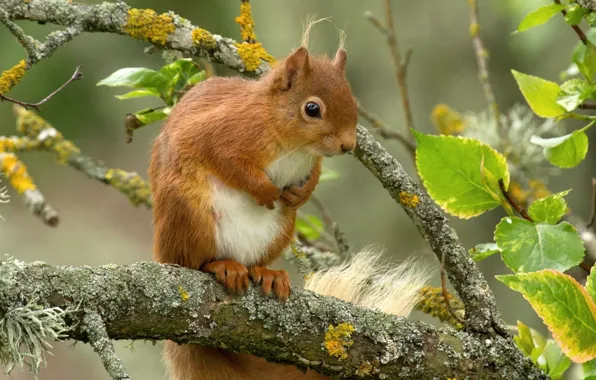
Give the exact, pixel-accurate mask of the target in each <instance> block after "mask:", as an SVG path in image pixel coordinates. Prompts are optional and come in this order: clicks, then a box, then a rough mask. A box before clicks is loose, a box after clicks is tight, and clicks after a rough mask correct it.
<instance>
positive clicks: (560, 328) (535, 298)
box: [496, 270, 596, 363]
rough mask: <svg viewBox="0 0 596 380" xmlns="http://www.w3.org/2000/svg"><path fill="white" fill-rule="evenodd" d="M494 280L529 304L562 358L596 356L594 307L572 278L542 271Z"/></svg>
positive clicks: (583, 360)
mask: <svg viewBox="0 0 596 380" xmlns="http://www.w3.org/2000/svg"><path fill="white" fill-rule="evenodd" d="M496 278H497V279H498V280H499V281H501V282H503V283H504V284H505V285H507V286H508V287H509V288H511V289H513V290H515V291H518V292H520V293H521V294H522V295H523V297H524V298H525V299H526V300H527V301H528V302H530V305H532V308H533V309H534V310H535V311H536V313H537V314H538V315H539V316H540V317H541V318H542V320H543V321H544V323H545V324H546V325H547V326H548V328H549V330H550V331H551V333H552V335H553V338H554V339H555V341H556V342H557V343H558V344H559V346H560V347H561V349H562V350H563V352H564V353H565V355H567V356H568V357H569V358H571V359H572V360H573V361H574V362H576V363H583V362H586V361H588V360H590V359H592V358H594V357H596V317H595V314H596V305H595V304H594V301H593V300H592V298H590V296H589V295H588V294H587V293H586V291H585V289H584V288H583V287H582V286H581V285H580V284H579V283H578V282H577V281H575V280H574V279H573V278H572V277H571V276H568V275H566V274H564V273H560V272H556V271H554V270H541V271H539V272H532V273H518V274H515V275H499V276H496Z"/></svg>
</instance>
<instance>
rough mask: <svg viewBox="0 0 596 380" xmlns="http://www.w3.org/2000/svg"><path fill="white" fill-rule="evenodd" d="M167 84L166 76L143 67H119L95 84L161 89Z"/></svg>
mask: <svg viewBox="0 0 596 380" xmlns="http://www.w3.org/2000/svg"><path fill="white" fill-rule="evenodd" d="M167 84H168V78H166V77H165V76H163V75H162V74H161V73H159V72H157V71H155V70H151V69H147V68H145V67H129V68H125V69H120V70H118V71H116V72H114V73H113V74H111V75H110V76H108V77H107V78H105V79H102V80H100V81H99V82H98V83H97V86H111V87H116V86H119V87H131V88H156V89H158V90H159V91H161V90H162V89H163V88H164V86H166V85H167Z"/></svg>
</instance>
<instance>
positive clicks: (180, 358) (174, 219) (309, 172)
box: [149, 46, 419, 380]
mask: <svg viewBox="0 0 596 380" xmlns="http://www.w3.org/2000/svg"><path fill="white" fill-rule="evenodd" d="M346 59H347V55H346V52H345V50H344V49H343V48H342V47H340V48H339V49H338V50H337V52H336V54H335V56H334V58H333V59H329V58H326V57H319V56H312V55H310V54H309V53H308V51H307V49H306V47H304V46H302V47H300V48H298V49H297V50H295V51H294V52H293V53H291V54H290V55H289V56H288V57H286V58H285V59H283V60H281V61H280V62H279V63H278V64H277V65H276V66H275V67H274V68H273V69H272V70H271V71H270V72H268V73H267V74H266V75H264V76H262V77H261V78H259V79H256V80H248V79H242V78H237V77H234V78H222V77H215V78H210V79H207V80H205V81H204V82H201V83H199V84H198V85H196V86H195V87H193V88H192V89H191V90H189V91H188V92H187V93H186V94H185V95H184V96H183V97H182V99H181V100H180V102H179V103H178V104H177V105H176V106H175V107H174V108H173V109H172V111H171V113H170V115H169V117H168V119H167V121H166V122H165V125H164V127H163V129H162V131H161V133H160V134H159V136H158V137H157V138H156V140H155V143H154V146H153V150H152V156H151V163H150V167H149V178H150V183H151V188H152V196H153V203H154V206H153V222H154V258H155V260H156V261H158V262H161V263H171V264H178V265H181V266H184V267H188V268H192V269H197V270H201V271H204V272H207V273H212V274H214V275H215V278H216V280H217V281H218V282H219V283H221V284H222V285H223V286H224V287H225V288H226V289H227V290H228V291H229V292H231V293H234V294H236V293H242V292H244V291H246V289H247V288H248V286H249V283H250V282H251V281H252V282H253V283H254V284H255V285H257V286H260V288H261V289H262V291H263V293H265V294H266V295H268V294H270V293H271V292H272V293H273V294H274V295H275V296H276V297H277V298H278V299H279V300H281V301H284V300H286V299H287V298H288V297H289V296H290V280H289V278H288V274H287V272H286V271H284V270H271V269H268V268H267V265H269V264H270V263H271V262H272V261H273V260H275V259H276V258H278V257H279V255H280V254H281V253H282V251H283V250H284V249H285V248H287V247H288V246H289V244H290V242H291V239H292V236H293V232H294V224H295V219H296V210H297V209H298V208H299V207H300V206H302V205H303V204H304V203H305V202H307V201H308V199H309V197H310V195H311V193H312V192H313V190H314V188H315V186H316V184H317V182H318V180H319V176H320V173H321V161H322V158H323V157H332V156H337V155H340V154H344V153H347V152H350V151H352V150H353V149H354V148H355V146H356V124H357V106H356V101H355V99H354V96H353V95H352V92H351V89H350V86H349V84H348V81H347V80H346V78H345V66H346ZM366 256H367V257H366V259H365V260H360V262H358V263H357V264H356V266H357V268H356V270H354V268H355V267H354V266H344V267H338V268H339V269H336V270H335V271H330V272H329V273H327V274H318V275H316V276H314V277H313V279H312V280H310V281H311V282H309V283H307V284H306V287H307V289H311V290H313V291H317V292H318V293H321V294H325V295H334V296H336V297H338V298H342V299H345V300H347V301H350V302H354V303H362V302H364V301H363V300H362V299H361V298H362V297H360V298H358V299H356V298H354V296H353V294H355V293H354V292H353V291H356V292H358V294H362V289H356V288H357V287H358V286H364V285H363V284H364V283H365V281H361V282H360V283H358V282H354V281H352V280H353V279H354V277H355V276H358V275H360V274H362V273H366V272H367V270H366V268H367V267H368V268H373V267H372V266H371V265H372V263H373V262H374V260H371V258H374V257H375V255H374V254H373V255H372V256H369V255H366ZM357 257H363V256H358V255H357ZM350 270H351V271H350ZM371 271H372V272H374V270H373V269H371V270H369V271H368V272H371ZM369 274H370V273H369ZM401 274H402V273H400V275H401ZM406 277H407V276H406ZM410 277H411V276H410ZM338 278H343V279H347V280H348V282H349V283H351V284H352V286H351V287H350V286H347V287H344V290H345V291H344V293H341V294H340V293H334V292H337V291H338V289H334V287H330V286H328V285H329V284H330V283H332V282H333V283H337V281H338ZM408 278H409V277H408ZM346 284H347V283H346ZM359 284H360V285H359ZM412 284H414V286H413V285H412ZM367 286H369V285H367ZM408 286H410V287H411V288H412V289H418V288H419V286H418V288H416V282H415V281H413V282H412V281H411V282H410V283H409V284H408ZM346 291H347V292H346ZM350 291H352V292H351V293H350ZM379 292H380V293H383V294H384V292H385V290H380V291H377V293H379ZM348 293H350V294H352V295H350V294H348ZM405 293H407V294H408V296H409V299H410V300H412V299H414V298H415V296H414V295H413V294H412V293H411V292H409V291H406V292H405ZM405 293H404V291H403V289H401V290H400V292H398V293H395V294H393V295H392V297H393V300H392V301H394V300H395V301H396V302H401V301H404V302H402V304H401V306H399V307H400V308H401V309H400V312H401V311H403V312H404V313H405V314H407V313H409V311H410V310H411V308H412V306H413V305H411V303H412V302H410V303H408V302H406V301H405ZM371 294H372V293H371ZM383 294H377V295H376V297H379V296H382V295H383ZM365 304H366V302H364V304H363V305H364V306H369V305H365ZM370 306H372V305H370ZM402 309H403V310H402ZM406 309H407V310H406ZM389 312H395V310H390V311H389ZM164 356H165V360H166V362H167V365H168V367H169V372H170V374H171V379H172V380H215V379H238V380H249V379H250V380H253V379H254V380H256V379H259V380H263V379H288V380H291V379H311V380H314V379H327V377H325V376H323V375H320V374H318V373H317V372H315V371H312V370H309V371H307V372H306V374H305V373H302V372H301V371H299V370H298V369H297V368H295V367H292V366H288V365H281V364H275V363H269V362H267V361H265V360H264V359H261V358H257V357H255V356H252V355H245V354H234V353H231V352H227V351H225V350H222V349H216V348H208V347H201V346H198V345H196V344H191V345H178V344H176V343H174V342H169V341H168V342H166V344H165V354H164Z"/></svg>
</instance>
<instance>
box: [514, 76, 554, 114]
mask: <svg viewBox="0 0 596 380" xmlns="http://www.w3.org/2000/svg"><path fill="white" fill-rule="evenodd" d="M511 72H512V73H513V76H514V78H515V80H516V82H517V85H518V86H519V88H520V90H521V92H522V94H523V95H524V97H525V98H526V101H527V102H528V104H529V106H530V108H532V111H534V113H535V114H536V115H538V116H541V117H544V118H551V117H556V116H561V115H563V114H565V108H563V107H561V106H560V105H559V104H557V98H558V96H559V92H560V91H561V88H560V87H559V85H558V84H556V83H555V82H550V81H547V80H545V79H542V78H538V77H535V76H532V75H527V74H523V73H520V72H518V71H515V70H511Z"/></svg>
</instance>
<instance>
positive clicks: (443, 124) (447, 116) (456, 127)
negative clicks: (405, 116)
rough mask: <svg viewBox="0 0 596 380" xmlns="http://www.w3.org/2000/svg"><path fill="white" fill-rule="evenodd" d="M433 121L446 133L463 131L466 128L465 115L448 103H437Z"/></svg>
mask: <svg viewBox="0 0 596 380" xmlns="http://www.w3.org/2000/svg"><path fill="white" fill-rule="evenodd" d="M431 121H432V123H433V124H434V126H435V128H436V129H437V130H438V131H439V133H442V134H444V135H453V134H456V133H461V132H462V131H463V130H464V129H465V128H466V125H465V123H464V119H463V117H462V116H461V115H460V114H459V113H458V112H457V111H455V110H453V109H451V108H450V107H449V106H448V105H446V104H437V105H436V106H435V107H434V108H433V110H432V116H431Z"/></svg>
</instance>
